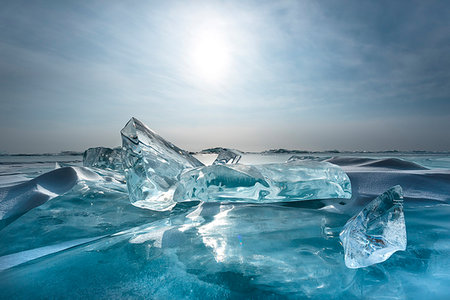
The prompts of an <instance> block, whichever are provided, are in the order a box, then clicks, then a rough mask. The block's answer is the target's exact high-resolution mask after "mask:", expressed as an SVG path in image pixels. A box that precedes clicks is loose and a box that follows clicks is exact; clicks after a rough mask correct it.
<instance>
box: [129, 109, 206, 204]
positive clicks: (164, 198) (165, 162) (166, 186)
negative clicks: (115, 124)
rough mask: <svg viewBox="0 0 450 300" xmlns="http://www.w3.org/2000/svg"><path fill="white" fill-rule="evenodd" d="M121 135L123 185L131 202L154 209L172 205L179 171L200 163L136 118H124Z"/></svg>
mask: <svg viewBox="0 0 450 300" xmlns="http://www.w3.org/2000/svg"><path fill="white" fill-rule="evenodd" d="M121 135H122V148H123V151H124V156H123V163H124V167H125V168H126V170H125V171H126V180H127V187H128V192H129V195H130V200H131V202H132V203H133V205H135V206H138V207H143V208H149V209H154V210H168V209H170V208H171V207H173V206H174V205H175V202H174V201H173V199H172V194H173V189H171V188H172V187H173V186H174V184H175V183H176V182H177V181H178V176H179V175H180V173H181V172H182V171H183V170H184V169H186V168H193V167H199V166H203V164H202V163H201V162H200V161H198V160H197V159H196V158H194V157H193V156H192V155H190V154H189V153H188V152H187V151H184V150H182V149H180V148H178V147H177V146H175V145H173V144H172V143H170V142H168V141H166V140H165V139H163V138H162V137H160V136H159V135H157V134H156V133H155V132H153V131H152V130H151V129H150V128H148V127H147V126H146V125H144V124H143V123H142V122H140V121H139V120H137V119H136V118H131V120H130V121H128V123H127V124H126V125H125V127H124V128H123V129H122V131H121Z"/></svg>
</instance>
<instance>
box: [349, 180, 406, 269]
mask: <svg viewBox="0 0 450 300" xmlns="http://www.w3.org/2000/svg"><path fill="white" fill-rule="evenodd" d="M340 239H341V241H342V245H343V247H344V253H345V265H346V266H347V267H348V268H352V269H355V268H363V267H367V266H370V265H373V264H377V263H381V262H383V261H385V260H387V259H388V258H389V257H390V256H391V255H392V254H393V253H394V252H396V251H404V250H406V243H407V241H406V225H405V217H404V214H403V195H402V188H401V187H400V186H399V185H396V186H394V187H392V188H390V189H389V190H387V191H386V192H384V193H383V194H381V195H380V196H378V197H377V198H375V199H374V200H373V201H372V202H370V203H369V204H368V205H367V206H366V207H364V208H363V209H362V210H361V211H360V212H359V213H358V214H357V215H355V216H354V217H352V218H351V219H350V220H348V221H347V223H346V224H345V225H344V228H343V230H342V232H341V233H340Z"/></svg>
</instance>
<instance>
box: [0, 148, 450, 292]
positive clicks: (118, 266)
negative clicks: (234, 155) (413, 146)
mask: <svg viewBox="0 0 450 300" xmlns="http://www.w3.org/2000/svg"><path fill="white" fill-rule="evenodd" d="M290 156H292V154H270V155H269V154H266V155H262V154H244V155H243V157H242V159H241V160H240V161H239V163H241V164H244V165H250V164H252V165H255V164H256V165H258V164H267V163H283V162H285V161H286V160H287V159H288V158H290ZM299 156H300V157H299V159H300V160H311V161H327V162H329V163H332V164H335V165H338V166H340V167H341V168H342V170H344V171H345V173H346V174H347V175H348V178H349V179H350V181H351V188H352V195H351V199H327V200H308V201H294V202H277V203H245V202H244V203H241V202H233V201H230V202H227V201H219V202H204V203H203V202H200V201H185V202H179V203H176V205H175V206H174V207H173V208H172V209H171V210H167V211H153V210H148V209H142V208H139V207H136V206H134V205H132V204H131V203H130V198H129V194H128V191H127V186H126V184H125V178H124V176H123V174H121V173H120V172H114V171H106V170H102V169H96V168H83V167H82V157H81V156H76V155H65V156H64V155H59V156H39V155H37V156H0V195H2V197H3V198H2V199H3V202H4V203H3V206H2V207H1V209H2V212H3V220H2V222H3V223H1V224H0V225H1V226H2V227H1V228H2V229H1V230H0V291H1V292H0V298H2V299H25V298H95V299H97V298H108V299H110V298H152V299H177V298H183V299H198V298H204V299H210V298H211V299H222V298H236V299H242V298H263V299H265V298H268V299H284V298H292V299H299V298H312V299H424V298H429V299H448V298H449V297H450V218H449V216H450V205H449V203H450V202H449V201H450V156H449V155H448V154H433V153H421V154H417V153H416V154H411V153H386V154H369V153H351V154H336V153H320V154H305V155H299ZM301 156H305V157H301ZM195 157H196V158H197V159H198V160H200V161H201V162H203V163H204V164H211V163H212V162H213V161H214V159H215V158H216V155H214V154H199V155H195ZM56 163H58V165H56ZM55 167H56V168H58V169H57V170H55ZM55 171H57V172H56V173H55ZM49 172H52V173H49ZM44 174H47V175H45V176H44V177H40V178H41V179H39V180H35V182H34V184H36V185H35V186H38V188H37V189H35V190H34V192H35V193H37V194H36V195H38V196H39V197H37V196H36V195H35V194H33V195H31V194H26V195H24V194H23V193H22V191H28V190H26V186H27V184H28V183H27V182H29V181H30V180H32V179H34V178H36V177H38V176H41V175H44ZM395 185H400V186H401V187H402V188H403V196H404V202H403V212H404V219H405V224H406V237H407V246H406V250H405V251H398V252H395V253H394V254H392V256H391V257H390V258H389V259H387V260H386V261H384V262H382V263H379V264H374V265H371V266H368V267H363V268H359V269H350V268H347V267H346V265H345V263H344V248H343V247H342V244H341V241H340V238H339V234H340V232H341V231H342V229H343V226H344V225H345V223H346V222H347V221H348V220H349V219H350V218H351V217H352V216H354V215H355V214H357V213H358V212H359V211H361V209H362V208H363V207H365V206H366V205H367V204H368V203H369V202H370V201H372V200H373V199H375V198H376V197H377V196H379V195H380V194H382V193H384V192H385V191H386V190H388V189H389V188H390V187H392V186H395ZM17 186H19V187H21V188H17ZM12 187H16V188H15V190H14V189H12ZM11 191H13V192H14V193H15V194H14V195H15V197H19V198H20V197H22V198H24V199H27V197H37V198H36V199H37V200H36V201H40V202H39V203H40V205H36V206H34V207H24V206H23V205H22V206H20V207H19V206H17V207H9V206H5V203H7V201H5V199H8V197H9V196H8V195H7V193H12V192H11ZM5 194H6V195H5ZM45 197H46V198H45ZM22 198H21V199H22ZM41 202H42V203H41ZM0 203H1V202H0ZM11 211H13V212H11ZM6 212H8V213H9V215H8V214H7V213H6ZM14 213H16V214H15V215H14ZM10 215H11V216H12V217H8V216H10ZM5 220H6V221H5Z"/></svg>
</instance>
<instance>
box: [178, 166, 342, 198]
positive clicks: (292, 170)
mask: <svg viewBox="0 0 450 300" xmlns="http://www.w3.org/2000/svg"><path fill="white" fill-rule="evenodd" d="M330 198H347V199H349V198H351V184H350V180H349V178H348V176H347V174H346V173H345V172H344V171H343V170H342V169H341V168H340V167H338V166H336V165H333V164H330V163H327V162H317V161H298V162H292V163H280V164H265V165H240V164H231V165H212V166H205V167H201V168H196V169H192V170H186V171H185V172H183V173H182V174H181V176H180V181H179V183H178V185H177V188H176V190H175V194H174V200H175V201H183V200H201V201H205V202H214V201H234V202H249V203H270V202H280V201H299V200H312V199H330Z"/></svg>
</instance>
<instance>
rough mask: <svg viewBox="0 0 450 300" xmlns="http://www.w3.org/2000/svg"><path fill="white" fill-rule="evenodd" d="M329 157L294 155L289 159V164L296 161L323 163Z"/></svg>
mask: <svg viewBox="0 0 450 300" xmlns="http://www.w3.org/2000/svg"><path fill="white" fill-rule="evenodd" d="M328 158H329V157H318V156H312V155H292V156H291V157H289V158H288V160H287V162H295V161H299V160H300V161H303V160H316V161H323V160H325V159H328Z"/></svg>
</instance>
